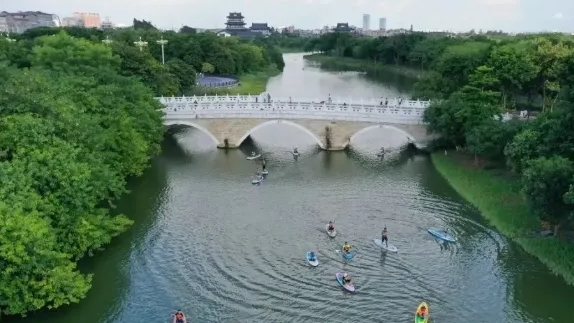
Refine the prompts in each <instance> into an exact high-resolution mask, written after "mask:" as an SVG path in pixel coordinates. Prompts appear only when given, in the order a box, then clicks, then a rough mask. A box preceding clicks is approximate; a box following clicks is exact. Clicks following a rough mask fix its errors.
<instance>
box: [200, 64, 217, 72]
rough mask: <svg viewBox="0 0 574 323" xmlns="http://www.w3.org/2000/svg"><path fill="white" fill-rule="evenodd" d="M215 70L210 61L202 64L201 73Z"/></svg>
mask: <svg viewBox="0 0 574 323" xmlns="http://www.w3.org/2000/svg"><path fill="white" fill-rule="evenodd" d="M213 72H215V67H213V65H211V64H209V63H207V62H206V63H203V65H202V66H201V73H213Z"/></svg>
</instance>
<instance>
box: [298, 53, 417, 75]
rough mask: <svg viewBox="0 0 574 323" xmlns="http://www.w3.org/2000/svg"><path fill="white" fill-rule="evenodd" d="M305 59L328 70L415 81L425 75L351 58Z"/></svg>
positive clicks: (411, 69) (308, 56)
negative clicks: (404, 77) (382, 75)
mask: <svg viewBox="0 0 574 323" xmlns="http://www.w3.org/2000/svg"><path fill="white" fill-rule="evenodd" d="M303 58H304V59H306V60H308V61H311V62H317V63H320V64H321V67H324V68H327V69H346V70H352V71H359V72H367V73H370V74H377V73H394V74H398V75H402V76H406V77H410V78H414V79H419V78H421V77H423V76H424V75H425V73H426V72H425V71H423V70H419V69H416V68H412V67H406V66H399V65H384V64H375V63H374V62H373V61H368V60H362V59H356V58H349V57H336V56H327V55H324V54H310V55H305V56H303Z"/></svg>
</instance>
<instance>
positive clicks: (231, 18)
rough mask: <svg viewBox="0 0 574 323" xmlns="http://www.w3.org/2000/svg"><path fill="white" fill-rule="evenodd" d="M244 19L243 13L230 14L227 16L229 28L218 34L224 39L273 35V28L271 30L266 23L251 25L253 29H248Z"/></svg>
mask: <svg viewBox="0 0 574 323" xmlns="http://www.w3.org/2000/svg"><path fill="white" fill-rule="evenodd" d="M243 19H245V17H243V15H242V14H241V12H230V13H229V15H228V16H227V22H226V23H225V25H226V26H227V27H226V28H225V29H224V30H221V31H219V32H217V34H218V35H219V36H222V37H229V36H236V37H239V38H245V39H251V38H255V37H261V36H268V35H270V34H271V28H269V26H268V25H267V24H266V23H253V24H251V28H246V27H245V21H243Z"/></svg>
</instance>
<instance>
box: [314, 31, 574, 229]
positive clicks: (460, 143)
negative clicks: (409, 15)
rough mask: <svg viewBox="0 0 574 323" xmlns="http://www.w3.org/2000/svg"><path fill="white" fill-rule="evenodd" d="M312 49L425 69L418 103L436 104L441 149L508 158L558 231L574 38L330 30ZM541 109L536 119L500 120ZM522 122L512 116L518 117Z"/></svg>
mask: <svg viewBox="0 0 574 323" xmlns="http://www.w3.org/2000/svg"><path fill="white" fill-rule="evenodd" d="M305 41H306V44H305V45H304V47H305V49H306V50H307V51H312V50H316V51H321V52H323V53H324V54H325V55H330V56H335V57H337V56H338V57H347V58H355V59H361V60H371V61H375V60H376V61H377V62H380V63H383V64H394V65H403V66H408V67H416V68H419V69H425V70H426V73H424V75H425V76H424V77H423V78H422V79H421V80H419V82H418V83H417V86H416V92H417V93H416V96H417V97H419V98H427V99H432V100H433V102H434V103H433V104H432V105H431V107H430V108H429V109H428V110H427V111H426V114H425V120H426V122H427V123H428V126H429V130H430V131H431V132H432V133H435V134H438V135H440V138H441V139H440V142H439V141H437V142H436V143H435V144H436V145H440V146H442V147H444V148H449V147H452V148H454V147H457V148H459V149H463V150H465V151H468V152H470V153H472V154H473V155H474V156H475V161H476V162H477V163H478V161H479V160H480V159H481V157H482V159H484V158H486V159H488V160H490V161H503V162H505V163H504V164H506V165H507V166H508V167H509V168H510V169H511V170H512V171H513V172H515V173H516V174H517V175H519V176H521V178H522V187H523V192H524V193H525V197H526V199H527V201H528V203H529V204H530V206H531V209H532V211H533V212H534V213H536V214H537V215H538V217H539V218H540V219H541V220H545V221H549V222H550V223H552V224H554V225H555V228H558V226H559V225H561V224H564V223H567V221H568V220H569V219H572V212H573V211H574V127H573V126H572V125H573V124H574V87H573V84H574V76H573V75H574V39H573V38H572V37H566V36H563V35H558V34H541V35H522V36H516V37H486V36H470V37H461V38H453V37H444V36H441V35H435V34H423V33H412V34H400V35H395V36H389V37H379V38H369V37H357V36H353V35H350V34H346V33H330V34H326V35H322V36H321V37H318V38H314V39H307V40H305ZM523 109H524V110H530V111H529V114H531V112H532V110H537V111H535V112H538V114H537V115H536V117H532V118H523V117H515V118H514V119H513V120H508V121H503V120H502V119H501V118H500V116H501V115H502V114H504V113H506V112H514V111H516V110H523ZM514 115H515V114H514Z"/></svg>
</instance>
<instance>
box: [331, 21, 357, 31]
mask: <svg viewBox="0 0 574 323" xmlns="http://www.w3.org/2000/svg"><path fill="white" fill-rule="evenodd" d="M333 31H335V32H351V31H353V28H351V27H349V23H346V22H339V23H337V26H336V27H335V28H333Z"/></svg>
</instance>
